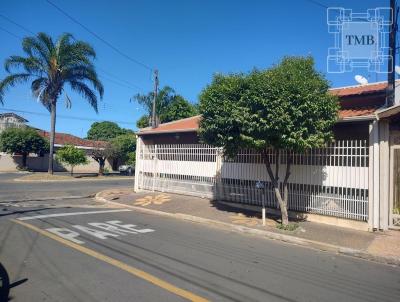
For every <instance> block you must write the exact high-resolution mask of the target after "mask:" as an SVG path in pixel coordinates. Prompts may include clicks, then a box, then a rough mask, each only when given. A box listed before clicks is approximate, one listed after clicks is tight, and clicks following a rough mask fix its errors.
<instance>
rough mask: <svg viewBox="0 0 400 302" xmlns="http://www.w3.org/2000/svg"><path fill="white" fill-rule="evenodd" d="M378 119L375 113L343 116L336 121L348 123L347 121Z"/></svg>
mask: <svg viewBox="0 0 400 302" xmlns="http://www.w3.org/2000/svg"><path fill="white" fill-rule="evenodd" d="M375 119H377V117H376V115H375V114H371V115H359V116H352V117H343V118H340V119H338V120H337V122H336V123H347V122H362V121H373V120H375Z"/></svg>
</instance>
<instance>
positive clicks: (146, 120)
mask: <svg viewBox="0 0 400 302" xmlns="http://www.w3.org/2000/svg"><path fill="white" fill-rule="evenodd" d="M153 96H154V93H153V92H150V93H148V94H137V95H135V96H134V97H133V99H134V100H136V101H137V102H138V103H139V105H141V106H143V108H144V109H145V111H146V114H145V115H143V116H142V117H140V119H139V120H138V121H137V122H136V125H137V127H138V128H145V127H148V126H150V117H151V115H152V110H153ZM196 114H197V110H196V106H194V105H192V104H190V103H189V102H188V101H187V100H185V99H184V98H183V97H182V96H180V95H178V94H176V93H175V90H174V89H172V88H171V87H169V86H165V87H164V88H162V89H161V90H160V91H159V93H158V95H157V98H156V116H157V118H158V121H159V122H160V123H166V122H170V121H175V120H179V119H182V118H186V117H191V116H194V115H196Z"/></svg>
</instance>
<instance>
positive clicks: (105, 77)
mask: <svg viewBox="0 0 400 302" xmlns="http://www.w3.org/2000/svg"><path fill="white" fill-rule="evenodd" d="M99 77H100V78H103V79H105V80H107V81H109V82H111V83H114V84H116V85H119V86H121V87H125V88H129V89H132V90H138V89H139V90H143V89H142V88H140V87H139V86H137V87H134V86H131V85H126V84H123V83H120V82H117V81H115V80H113V79H112V78H109V77H107V76H105V75H104V74H99ZM135 86H136V85H135Z"/></svg>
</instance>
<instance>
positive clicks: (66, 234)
mask: <svg viewBox="0 0 400 302" xmlns="http://www.w3.org/2000/svg"><path fill="white" fill-rule="evenodd" d="M88 225H89V226H91V227H94V228H90V227H87V226H83V225H79V224H75V225H71V226H72V227H73V228H75V229H77V230H79V231H80V232H82V233H86V234H89V235H91V236H93V237H96V238H99V239H103V240H104V239H108V238H109V237H119V236H126V235H129V234H136V235H137V234H138V233H140V234H145V233H151V232H154V230H153V229H138V228H136V225H135V224H123V222H122V221H119V220H110V221H106V222H89V223H88ZM46 231H49V232H51V233H53V234H56V235H58V236H60V237H62V238H64V239H67V240H69V241H72V242H75V243H77V244H84V243H85V242H84V241H81V240H78V239H77V238H78V237H79V236H80V235H81V234H80V233H78V232H76V231H73V230H71V229H68V228H49V229H46ZM106 231H107V232H106Z"/></svg>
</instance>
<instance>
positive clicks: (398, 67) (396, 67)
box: [394, 65, 400, 74]
mask: <svg viewBox="0 0 400 302" xmlns="http://www.w3.org/2000/svg"><path fill="white" fill-rule="evenodd" d="M394 71H396V73H397V74H400V66H399V65H396V66H395V67H394Z"/></svg>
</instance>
